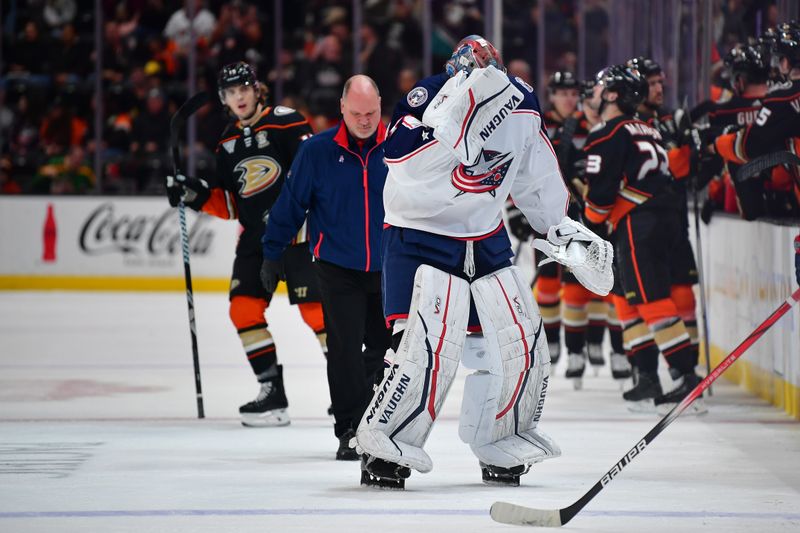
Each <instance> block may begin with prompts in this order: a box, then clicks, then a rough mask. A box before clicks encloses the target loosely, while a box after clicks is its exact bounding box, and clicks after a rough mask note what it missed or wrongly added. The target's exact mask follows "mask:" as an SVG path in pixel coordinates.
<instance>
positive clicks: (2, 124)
mask: <svg viewBox="0 0 800 533" xmlns="http://www.w3.org/2000/svg"><path fill="white" fill-rule="evenodd" d="M423 1H424V0H364V1H363V3H362V6H363V11H362V16H363V19H362V20H363V24H362V25H361V27H360V28H359V29H358V31H354V30H353V25H352V20H353V18H352V17H353V13H352V11H351V9H352V1H351V0H293V1H290V2H289V1H284V2H283V4H282V5H283V20H282V28H283V43H282V46H281V49H280V50H279V51H278V53H277V54H276V51H275V50H274V35H273V28H274V22H275V21H274V20H273V9H272V7H273V6H272V3H262V2H255V1H254V0H195V2H194V8H193V11H194V19H193V20H192V21H190V18H189V2H188V0H104V1H103V2H102V5H103V18H102V47H101V49H100V53H98V49H97V48H96V44H95V26H96V21H95V18H94V17H95V13H94V10H93V9H87V7H89V4H91V3H88V4H87V3H86V2H79V1H78V0H19V1H18V2H8V3H3V5H2V7H1V8H0V9H2V30H3V31H2V49H1V50H0V65H1V67H2V72H1V73H0V74H1V77H0V194H14V193H29V194H48V193H49V194H81V193H101V194H162V191H163V177H164V175H165V174H166V173H167V171H168V170H169V168H170V165H171V163H170V159H169V147H168V132H169V119H170V117H171V115H172V113H174V111H175V109H176V108H177V106H178V105H180V103H181V102H183V101H184V100H185V99H186V97H187V82H186V80H187V79H188V76H189V72H190V69H189V64H188V58H189V57H190V56H189V47H190V43H191V40H190V25H191V28H193V32H194V34H195V36H196V39H197V46H196V48H195V52H196V54H195V56H196V63H195V64H196V69H195V71H196V79H197V90H209V91H210V92H211V93H212V94H215V93H216V91H215V84H216V74H217V72H218V71H219V69H220V68H221V67H222V66H223V65H225V64H228V63H231V62H234V61H239V60H245V61H248V62H249V63H251V64H253V65H254V66H255V67H256V69H257V72H258V73H259V76H260V77H261V78H262V80H263V81H264V82H265V83H266V84H267V86H268V87H269V88H270V91H271V92H272V93H273V94H274V92H275V88H276V83H277V82H278V80H279V79H280V86H281V89H282V95H283V97H282V100H281V101H280V102H277V101H274V99H273V100H272V101H271V103H273V104H276V103H283V104H285V105H289V106H291V107H294V108H296V109H298V110H300V111H301V112H302V113H303V114H305V115H306V116H307V117H308V118H309V120H310V121H311V124H312V127H313V129H314V130H315V131H321V130H323V129H325V128H328V127H330V126H332V125H334V124H335V123H336V122H337V121H338V119H339V97H340V95H341V89H342V85H343V83H344V81H345V80H346V79H347V78H348V77H349V76H350V75H351V74H352V73H353V71H354V59H355V57H354V53H353V50H354V39H358V40H359V41H358V42H359V44H360V57H359V61H360V63H361V65H362V71H363V72H364V73H365V74H368V75H369V76H371V77H372V78H373V79H375V80H376V82H377V84H378V86H379V87H380V89H381V92H382V104H383V113H384V115H385V116H386V117H387V118H388V116H390V115H391V110H392V107H393V105H394V103H395V102H396V101H397V100H398V98H401V97H402V95H403V94H405V93H406V92H408V90H409V89H410V88H411V87H412V86H413V84H414V83H415V82H416V80H417V79H419V78H420V77H421V76H422V74H423V72H424V70H425V68H424V67H425V66H426V65H424V64H423V61H424V60H423V55H424V53H423V26H422V12H423V8H424V7H425V6H424V4H423ZM752 3H753V2H748V1H747V0H727V1H725V2H722V5H721V6H720V7H721V9H720V11H719V13H720V19H719V20H717V21H715V28H716V30H715V35H714V37H715V39H716V40H717V43H718V44H719V49H720V50H721V52H720V53H721V55H724V52H725V50H726V49H727V48H729V47H730V46H731V45H732V43H734V42H740V41H741V40H742V39H743V38H745V37H746V36H747V35H749V34H753V33H754V29H753V28H751V27H750V25H748V23H747V20H748V15H747V13H748V11H747V9H748V8H750V7H751V6H750V4H752ZM84 4H87V5H84ZM532 4H538V5H539V6H541V9H540V8H539V7H538V6H537V5H532ZM92 7H93V6H92ZM429 7H430V12H431V16H432V21H433V28H432V29H433V33H432V39H431V45H432V57H431V59H430V61H431V64H430V65H429V67H430V69H431V70H432V71H433V72H436V71H438V70H439V69H440V68H441V65H442V64H443V63H444V62H445V61H446V59H447V58H448V57H449V56H450V53H451V51H452V48H453V45H454V44H455V43H456V42H458V40H459V39H460V38H461V37H463V36H464V35H467V34H471V33H479V34H480V33H484V32H485V25H486V14H485V13H484V8H485V3H484V2H482V1H480V0H442V1H435V2H431V3H430V5H429ZM773 7H774V6H773ZM583 8H584V10H585V14H584V17H585V18H584V27H585V50H586V53H587V57H586V58H585V63H584V64H585V69H586V72H594V71H595V70H598V69H599V68H600V67H602V66H604V65H605V64H606V63H607V59H608V51H609V35H608V33H609V12H608V9H609V1H608V0H586V1H585V2H584V3H583ZM577 9H578V2H577V1H576V0H569V1H556V0H540V1H539V2H537V3H532V2H530V1H528V0H504V4H503V13H504V18H503V24H502V29H503V55H504V58H505V62H506V65H507V66H508V69H509V71H510V72H511V73H513V74H514V75H517V76H520V77H521V78H523V79H524V80H525V81H526V82H529V83H531V84H532V85H535V83H534V81H535V77H534V76H533V75H532V73H535V72H537V69H538V65H537V58H538V54H537V44H538V42H539V40H538V36H537V32H538V31H539V27H540V22H543V25H544V28H546V31H545V36H544V39H543V40H544V43H545V50H546V51H547V53H546V54H545V65H544V66H543V68H544V73H545V75H549V73H551V72H554V71H564V70H568V71H572V72H575V71H576V69H577V52H578V50H577V45H578V29H579V26H580V24H579V23H578V12H577ZM771 9H772V8H771ZM773 11H774V9H772V11H770V13H772V12H773ZM770 16H771V15H770ZM768 23H769V17H767V19H766V20H765V21H764V24H768ZM276 57H277V58H278V59H277V62H278V64H276V63H275V60H276ZM98 61H99V66H100V67H101V68H100V72H101V76H102V88H103V90H102V99H101V100H100V101H99V102H98V101H97V99H96V96H95V87H96V79H95V73H96V72H97V67H98ZM542 100H543V101H544V100H546V98H542ZM98 103H101V104H102V110H103V112H102V120H100V125H101V131H99V132H97V131H95V128H96V125H95V110H96V109H97V104H98ZM226 121H227V117H226V116H225V114H224V112H223V111H222V109H221V107H220V105H219V103H218V102H217V101H216V99H215V98H212V102H211V104H209V105H207V106H206V107H205V108H203V109H201V110H200V111H199V112H198V113H197V114H196V124H197V128H196V132H197V133H196V143H195V145H194V146H193V147H191V149H192V150H193V153H194V160H195V161H196V162H197V172H198V174H201V173H208V172H213V167H214V149H215V148H216V143H217V140H218V139H219V135H220V134H221V132H222V130H223V129H224V127H225V123H226ZM98 138H99V139H100V141H99V142H98ZM97 151H99V156H100V158H99V159H100V161H101V162H102V164H101V166H100V169H101V172H102V176H101V177H100V178H101V179H99V180H97V179H96V176H95V164H94V162H95V154H96V153H97ZM98 183H99V185H97V184H98Z"/></svg>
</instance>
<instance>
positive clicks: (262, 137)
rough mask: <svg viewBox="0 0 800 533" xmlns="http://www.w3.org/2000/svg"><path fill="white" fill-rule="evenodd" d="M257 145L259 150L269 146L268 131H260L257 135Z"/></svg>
mask: <svg viewBox="0 0 800 533" xmlns="http://www.w3.org/2000/svg"><path fill="white" fill-rule="evenodd" d="M256 144H257V145H258V147H259V148H264V147H265V146H269V140H268V139H267V132H266V131H259V132H258V133H256Z"/></svg>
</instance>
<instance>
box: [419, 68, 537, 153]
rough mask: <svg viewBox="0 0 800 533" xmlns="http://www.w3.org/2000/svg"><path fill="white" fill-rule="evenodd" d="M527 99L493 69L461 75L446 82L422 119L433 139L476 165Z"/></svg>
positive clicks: (481, 69)
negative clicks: (499, 130) (494, 135)
mask: <svg viewBox="0 0 800 533" xmlns="http://www.w3.org/2000/svg"><path fill="white" fill-rule="evenodd" d="M523 98H524V96H523V94H522V92H521V91H520V90H519V89H517V88H516V87H515V86H514V84H512V83H511V81H510V80H509V79H508V76H506V75H505V74H504V73H503V72H501V71H499V70H497V69H496V68H494V67H493V66H489V67H486V68H476V69H475V70H473V71H472V72H471V73H470V74H467V73H466V72H464V71H459V72H458V73H457V74H456V75H455V76H453V77H452V78H450V79H449V80H447V82H446V83H445V84H444V86H443V87H442V88H441V90H439V92H438V93H437V94H436V96H435V97H434V98H433V100H432V101H431V103H430V105H428V107H427V109H426V110H425V113H424V114H423V115H422V123H423V124H425V125H426V126H428V127H429V128H433V136H434V137H435V138H436V139H437V140H438V141H439V142H441V143H442V146H444V147H445V148H446V149H447V150H449V151H450V152H451V153H452V154H453V155H454V156H455V157H456V158H458V160H459V161H460V162H462V163H463V164H465V165H472V164H474V163H475V162H476V161H477V159H478V156H480V154H481V148H483V145H484V143H485V142H486V141H487V139H488V138H489V137H490V136H491V135H492V133H494V132H495V131H496V130H497V128H498V127H499V126H500V124H502V123H503V122H504V121H505V119H506V118H507V117H508V116H509V115H510V114H511V113H512V112H513V111H514V110H515V109H516V108H517V107H519V105H520V104H521V103H522V100H523Z"/></svg>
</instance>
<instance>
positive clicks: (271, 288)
mask: <svg viewBox="0 0 800 533" xmlns="http://www.w3.org/2000/svg"><path fill="white" fill-rule="evenodd" d="M280 277H281V262H280V261H275V260H274V259H267V258H264V261H263V262H262V263H261V284H262V285H263V286H264V290H266V291H267V292H268V293H270V294H272V293H274V292H275V289H276V288H277V287H278V280H279V279H280Z"/></svg>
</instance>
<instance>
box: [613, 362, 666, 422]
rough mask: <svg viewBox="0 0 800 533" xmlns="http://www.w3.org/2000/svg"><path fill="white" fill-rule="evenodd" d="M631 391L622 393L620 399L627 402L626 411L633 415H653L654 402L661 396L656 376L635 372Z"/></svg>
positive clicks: (654, 374) (659, 384) (659, 383)
mask: <svg viewBox="0 0 800 533" xmlns="http://www.w3.org/2000/svg"><path fill="white" fill-rule="evenodd" d="M636 376H637V377H636V378H635V384H634V386H633V388H632V389H630V390H628V391H625V392H623V393H622V399H623V400H625V401H626V402H628V404H627V405H628V410H629V411H632V412H634V413H654V412H655V410H656V408H655V403H654V400H655V399H656V398H658V397H659V396H661V395H662V391H661V382H660V381H659V380H658V374H656V373H653V374H649V373H643V372H637V373H636Z"/></svg>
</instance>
